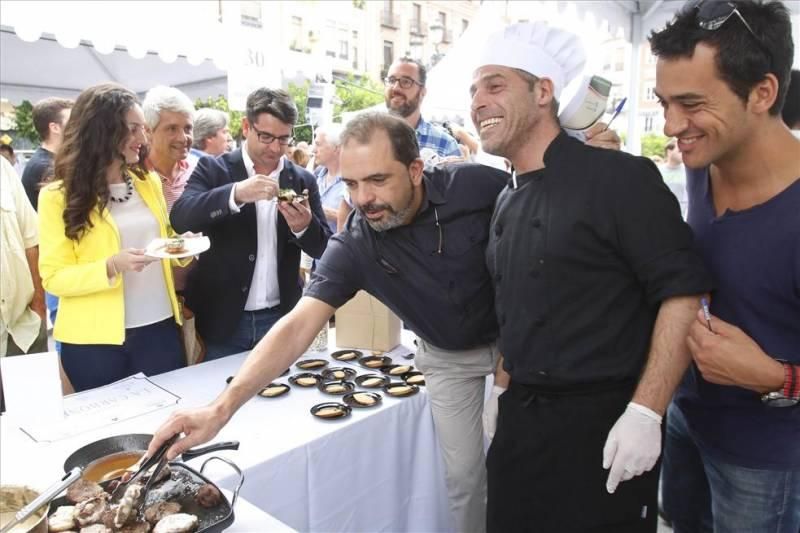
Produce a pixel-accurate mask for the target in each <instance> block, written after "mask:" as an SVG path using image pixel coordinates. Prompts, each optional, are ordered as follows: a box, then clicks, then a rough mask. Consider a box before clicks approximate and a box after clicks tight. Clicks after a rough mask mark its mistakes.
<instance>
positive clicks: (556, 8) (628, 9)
mask: <svg viewBox="0 0 800 533" xmlns="http://www.w3.org/2000/svg"><path fill="white" fill-rule="evenodd" d="M683 4H684V0H610V1H592V0H584V1H579V2H572V1H569V2H568V1H530V0H515V1H513V2H505V1H496V0H487V1H486V2H484V4H483V6H482V8H481V12H480V14H479V15H478V17H477V18H476V20H475V21H474V22H473V23H472V24H471V25H470V27H469V28H467V30H466V31H465V32H464V34H462V36H461V37H460V38H459V39H458V41H456V42H455V43H454V45H453V46H452V48H451V49H450V50H449V51H448V53H447V54H446V55H445V56H444V58H443V59H442V60H441V61H440V62H439V63H438V64H437V65H436V66H435V67H434V68H433V69H431V71H430V73H429V75H428V83H427V86H428V93H427V96H426V97H425V101H424V103H423V113H424V114H425V116H426V117H429V118H439V119H441V118H452V117H453V116H460V117H464V118H467V120H466V122H467V123H469V120H468V116H469V94H468V88H469V85H470V83H471V77H472V69H471V68H470V67H469V65H471V59H472V58H473V57H475V56H476V55H477V47H479V46H481V43H482V42H483V41H484V40H485V38H486V36H487V35H488V34H490V33H491V32H493V31H494V30H496V29H498V28H500V27H502V26H503V24H504V23H506V22H508V21H510V22H515V21H518V20H529V21H537V20H542V21H547V22H548V24H550V25H552V26H555V27H562V28H564V29H567V30H570V31H572V32H576V33H578V34H579V35H581V36H583V37H584V39H585V45H586V48H587V56H588V59H587V64H586V70H585V72H587V73H594V72H597V70H594V69H598V66H599V65H601V64H602V63H601V61H602V58H601V57H599V54H600V52H601V50H600V47H599V46H594V44H595V43H598V42H602V40H604V39H608V38H611V37H615V36H623V37H624V38H625V39H626V40H627V41H628V42H630V43H631V52H630V53H631V61H630V62H629V64H630V65H631V68H630V70H629V72H628V91H627V94H628V102H627V104H626V105H627V117H628V124H627V128H626V129H627V134H626V136H627V149H628V150H629V151H631V152H633V153H639V152H640V139H639V131H638V129H637V126H636V117H637V114H638V107H639V102H638V98H637V95H638V93H639V78H640V73H639V69H638V67H639V60H638V58H639V54H640V47H641V45H642V44H643V43H644V42H645V40H646V39H647V36H648V35H649V33H650V32H651V31H652V30H654V29H659V28H662V27H664V25H665V24H666V23H667V22H668V21H669V20H671V19H672V17H673V16H674V14H675V12H676V11H677V10H679V9H680V8H681V7H682V6H683ZM784 4H785V5H786V6H787V7H789V9H790V10H791V12H792V22H793V34H794V41H795V64H796V65H797V64H800V1H798V0H790V1H784ZM569 89H574V87H568V89H567V90H566V91H565V93H564V96H568V95H569V93H570V90H569ZM562 103H563V102H562Z"/></svg>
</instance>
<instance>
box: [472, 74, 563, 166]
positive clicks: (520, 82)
mask: <svg viewBox="0 0 800 533" xmlns="http://www.w3.org/2000/svg"><path fill="white" fill-rule="evenodd" d="M538 91H539V86H538V83H537V84H536V85H535V86H534V88H533V90H531V88H530V86H529V84H528V82H527V81H526V80H524V79H523V78H522V76H521V75H520V74H519V73H517V72H515V71H514V70H513V69H511V68H508V67H501V66H498V65H487V66H483V67H480V68H479V69H477V70H476V71H475V73H474V74H473V80H472V86H471V87H470V93H471V95H472V106H471V115H472V123H473V124H474V125H475V129H476V130H477V131H478V134H479V135H480V137H481V147H482V148H483V150H484V151H486V152H488V153H490V154H494V155H498V156H501V157H506V158H508V159H510V160H512V161H514V160H515V159H516V157H517V155H518V153H519V151H520V149H521V148H522V147H523V146H524V144H525V143H526V141H527V139H528V138H529V137H530V135H531V131H532V130H533V129H534V128H535V127H536V125H537V123H538V122H539V120H541V119H542V117H543V116H544V114H545V113H546V112H548V111H546V110H542V109H541V108H540V107H539V106H538V105H537V100H536V96H537V93H538Z"/></svg>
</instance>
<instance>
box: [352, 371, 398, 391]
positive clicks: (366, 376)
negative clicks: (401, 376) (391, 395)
mask: <svg viewBox="0 0 800 533" xmlns="http://www.w3.org/2000/svg"><path fill="white" fill-rule="evenodd" d="M373 378H377V379H379V380H381V382H380V383H378V384H377V385H365V384H364V382H365V381H367V380H368V379H373ZM390 382H391V380H390V379H389V376H381V375H380V374H362V375H360V376H358V377H357V378H356V383H358V386H359V387H364V388H365V389H380V388H382V387H383V386H384V385H388V384H389V383H390Z"/></svg>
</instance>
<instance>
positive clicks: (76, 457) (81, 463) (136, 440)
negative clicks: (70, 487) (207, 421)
mask: <svg viewBox="0 0 800 533" xmlns="http://www.w3.org/2000/svg"><path fill="white" fill-rule="evenodd" d="M152 439H153V436H152V435H148V434H144V433H133V434H127V435H114V436H112V437H106V438H104V439H100V440H98V441H95V442H92V443H89V444H87V445H86V446H83V447H82V448H79V449H78V450H76V451H75V452H73V453H72V454H71V455H70V456H69V457H67V459H66V460H65V461H64V472H69V471H70V470H72V469H73V468H75V467H76V466H78V467H80V468H81V469H85V468H86V467H87V466H88V465H89V464H90V463H93V462H95V461H97V463H100V462H101V461H100V460H101V459H103V458H105V457H109V456H118V455H119V454H121V453H122V452H139V454H140V455H141V454H143V453H144V452H145V451H147V447H148V446H149V445H150V441H151V440H152ZM238 449H239V443H238V442H237V441H228V442H218V443H215V444H210V445H208V446H201V447H198V448H192V449H191V450H186V451H185V452H183V454H181V455H179V456H178V457H176V458H175V460H181V461H188V460H190V459H194V458H195V457H199V456H201V455H205V454H207V453H211V452H216V451H220V450H238ZM137 459H138V458H137ZM97 463H95V465H93V466H95V467H97V466H99V465H98V464H97ZM115 468H116V467H113V466H112V467H111V468H109V470H112V469H115Z"/></svg>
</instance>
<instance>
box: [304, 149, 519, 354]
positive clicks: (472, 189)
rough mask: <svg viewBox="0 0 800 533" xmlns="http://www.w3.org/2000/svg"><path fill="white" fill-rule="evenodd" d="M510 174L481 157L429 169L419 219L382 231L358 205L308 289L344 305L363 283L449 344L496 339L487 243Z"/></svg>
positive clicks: (422, 330) (437, 342)
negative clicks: (496, 205)
mask: <svg viewBox="0 0 800 533" xmlns="http://www.w3.org/2000/svg"><path fill="white" fill-rule="evenodd" d="M507 180H508V174H506V173H505V172H501V171H499V170H495V169H493V168H489V167H486V166H483V165H468V164H461V165H447V166H445V167H443V168H436V169H433V170H431V171H428V170H426V171H425V176H424V184H425V197H424V198H423V201H422V206H421V208H420V210H419V212H418V213H417V215H416V217H415V218H414V220H413V221H412V222H411V223H410V224H408V225H405V226H400V227H397V228H394V229H391V230H388V231H383V232H377V231H374V230H373V229H372V228H370V226H369V224H368V223H367V221H366V220H364V219H363V218H362V217H361V215H360V214H359V213H358V212H357V211H356V212H354V213H353V214H351V215H350V217H349V219H348V221H347V226H346V230H345V231H343V232H341V233H338V234H336V235H334V236H333V237H331V239H330V240H329V241H328V247H327V248H326V250H325V253H324V254H323V255H322V258H321V259H320V260H319V261H318V262H317V269H316V271H315V272H314V273H313V274H312V277H311V282H310V283H309V285H308V286H307V287H306V291H305V295H306V296H310V297H313V298H316V299H318V300H321V301H323V302H326V303H327V304H329V305H331V306H333V307H339V306H341V305H343V304H344V303H345V302H347V300H349V299H350V298H352V297H353V295H355V293H356V292H357V291H358V290H361V289H363V290H365V291H367V292H368V293H370V294H372V295H373V296H375V297H376V298H378V299H379V300H380V301H382V302H383V303H384V304H385V305H386V306H387V307H389V308H390V309H391V310H392V311H394V312H395V313H396V314H397V315H398V316H399V317H400V318H401V319H402V320H403V321H404V322H405V323H406V325H407V326H408V327H409V328H410V329H411V330H413V331H414V332H415V333H416V334H418V335H419V336H420V337H422V339H424V340H425V341H427V342H429V343H431V344H433V345H434V346H437V347H439V348H443V349H446V350H465V349H469V348H475V347H476V346H480V345H482V344H486V343H490V342H492V341H494V340H496V339H497V322H496V319H495V312H494V295H493V293H492V285H491V281H490V279H489V273H488V272H487V270H486V261H485V258H484V250H485V248H486V240H487V238H488V231H489V219H490V218H491V216H492V209H493V207H494V202H495V199H496V198H497V195H498V193H499V192H500V190H502V188H503V186H504V185H505V183H506V181H507ZM437 217H438V221H439V226H437V225H436V219H437ZM440 229H441V233H440V231H439V230H440ZM440 235H441V240H440ZM440 245H441V253H439V249H440Z"/></svg>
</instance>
